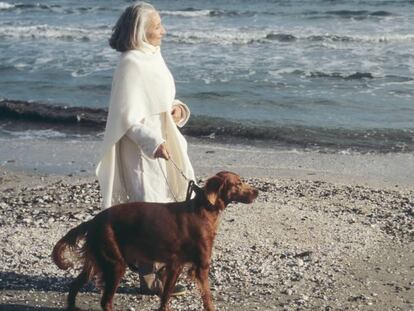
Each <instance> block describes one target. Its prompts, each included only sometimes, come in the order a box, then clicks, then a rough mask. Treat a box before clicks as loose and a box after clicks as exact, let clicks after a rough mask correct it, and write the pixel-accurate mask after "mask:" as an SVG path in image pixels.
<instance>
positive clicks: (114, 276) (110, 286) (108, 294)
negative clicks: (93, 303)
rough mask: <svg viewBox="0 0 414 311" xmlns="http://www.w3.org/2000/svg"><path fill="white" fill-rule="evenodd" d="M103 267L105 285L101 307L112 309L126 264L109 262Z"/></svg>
mask: <svg viewBox="0 0 414 311" xmlns="http://www.w3.org/2000/svg"><path fill="white" fill-rule="evenodd" d="M102 268H103V269H102V271H103V272H102V281H103V282H104V283H105V287H104V290H103V295H102V299H101V307H102V309H103V310H104V311H112V310H113V298H114V295H115V292H116V290H117V288H118V286H119V283H120V282H121V279H122V277H123V276H124V274H125V270H126V265H125V263H123V262H118V263H116V264H107V265H105V266H104V267H102Z"/></svg>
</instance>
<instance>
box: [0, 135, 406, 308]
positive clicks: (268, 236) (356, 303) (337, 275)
mask: <svg viewBox="0 0 414 311" xmlns="http://www.w3.org/2000/svg"><path fill="white" fill-rule="evenodd" d="M5 142H6V140H4V141H3V143H2V144H1V147H0V157H1V159H0V161H1V163H2V167H1V171H0V180H1V182H0V191H1V193H2V196H1V199H0V213H1V218H0V219H1V226H0V238H1V243H0V245H1V246H0V247H1V253H2V256H1V258H0V279H1V282H0V284H1V285H0V287H1V292H0V309H1V310H61V309H62V308H63V307H64V305H65V299H66V294H67V285H68V283H69V282H70V280H71V278H73V276H74V275H75V272H74V271H70V272H63V271H60V270H58V269H57V268H56V267H55V266H54V265H53V263H52V262H51V260H50V252H51V249H52V247H53V245H54V243H55V242H56V241H57V240H58V239H59V238H60V236H62V235H63V234H64V233H65V232H66V231H67V230H68V229H69V228H71V227H73V226H75V225H76V224H79V223H80V222H81V221H83V220H86V219H89V218H91V217H92V216H93V215H95V214H97V213H98V212H99V211H100V209H99V206H100V197H99V189H98V185H97V183H96V181H95V178H94V176H93V168H94V164H95V163H96V160H97V155H96V150H97V148H98V146H99V142H98V141H81V140H79V141H72V142H67V141H59V140H39V141H35V142H33V141H31V143H30V144H27V143H25V141H24V140H20V141H19V140H15V141H11V140H9V141H8V142H9V143H7V144H6V143H5ZM189 150H190V157H191V159H192V161H193V163H194V166H195V169H196V172H197V177H198V178H199V179H200V180H201V181H204V180H205V179H206V178H207V177H208V176H211V175H213V174H214V173H216V172H218V171H220V170H231V171H234V172H237V173H239V174H240V175H242V176H243V177H244V178H245V179H246V180H247V181H248V182H249V183H251V184H253V185H255V186H256V187H258V189H259V190H260V195H259V197H258V200H257V201H256V202H255V203H254V204H251V205H248V206H246V205H242V204H232V205H230V206H229V207H228V208H227V209H226V210H225V212H224V214H223V218H222V221H221V225H220V229H219V234H218V236H217V240H216V245H215V250H214V257H213V264H212V270H211V273H210V280H211V286H212V288H213V295H214V300H215V303H216V306H217V309H218V310H246V311H247V310H413V309H414V227H413V217H414V177H413V176H414V174H413V173H414V172H413V170H414V168H413V165H412V163H413V158H414V157H413V155H412V154H383V155H381V154H377V155H373V154H357V153H351V152H349V153H341V154H333V153H317V152H312V151H298V150H279V149H277V148H272V146H266V143H264V142H255V143H254V144H253V143H252V142H251V143H250V144H249V143H248V144H246V143H242V142H240V143H239V144H229V143H226V142H220V143H219V142H216V141H215V140H213V139H194V138H191V139H190V145H189ZM182 282H183V283H184V284H188V286H189V289H190V292H189V294H188V295H186V296H184V297H182V298H177V299H174V300H173V302H172V306H173V308H174V309H175V310H200V309H201V302H200V298H199V295H198V292H197V290H196V288H195V287H194V286H192V285H191V284H190V283H189V281H188V280H186V279H185V278H183V280H182ZM137 287H138V281H137V277H136V275H134V274H133V273H131V272H128V273H127V276H126V277H125V279H124V281H123V283H122V285H121V287H120V289H119V290H118V294H117V295H116V308H117V310H155V309H156V308H157V306H158V298H157V297H149V296H141V295H139V294H137V292H138V288H137ZM99 297H100V295H99V293H98V291H97V290H96V289H95V288H94V287H93V286H92V285H90V286H88V287H87V288H86V289H85V290H84V292H83V293H82V294H81V295H80V296H79V298H78V302H79V306H81V307H82V308H84V309H87V310H99Z"/></svg>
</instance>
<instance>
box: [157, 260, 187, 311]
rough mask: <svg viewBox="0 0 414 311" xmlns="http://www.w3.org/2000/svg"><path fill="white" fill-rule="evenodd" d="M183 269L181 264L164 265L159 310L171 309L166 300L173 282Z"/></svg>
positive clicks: (168, 310)
mask: <svg viewBox="0 0 414 311" xmlns="http://www.w3.org/2000/svg"><path fill="white" fill-rule="evenodd" d="M182 270H183V266H182V265H178V264H175V263H173V264H167V266H166V267H165V284H164V290H163V292H162V294H161V306H160V309H159V311H171V309H170V308H169V307H168V301H169V300H170V297H171V293H172V292H173V290H174V286H175V283H176V282H177V279H178V277H179V276H180V273H181V271H182Z"/></svg>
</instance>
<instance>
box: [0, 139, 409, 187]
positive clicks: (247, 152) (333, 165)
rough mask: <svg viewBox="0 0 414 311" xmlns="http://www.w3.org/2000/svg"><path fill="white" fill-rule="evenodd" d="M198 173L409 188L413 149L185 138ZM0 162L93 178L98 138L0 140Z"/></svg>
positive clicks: (27, 169)
mask: <svg viewBox="0 0 414 311" xmlns="http://www.w3.org/2000/svg"><path fill="white" fill-rule="evenodd" d="M187 140H188V153H189V156H190V159H191V161H192V163H193V166H194V169H195V173H196V176H197V177H207V176H210V175H213V174H215V173H217V172H218V171H221V170H229V171H234V172H236V173H238V174H240V175H241V176H243V177H259V178H260V177H267V178H277V179H284V180H289V179H292V180H314V181H315V180H316V181H325V182H331V183H336V184H352V185H364V186H370V187H379V188H387V189H395V188H402V189H404V188H412V187H414V166H413V165H412V163H414V154H413V153H386V154H371V153H358V152H342V153H323V152H318V151H314V150H300V149H295V148H282V147H280V146H269V145H268V144H269V143H268V142H266V141H254V140H247V139H246V140H237V141H236V142H234V141H232V140H217V139H211V138H194V137H187ZM0 142H1V143H0V167H1V168H2V169H5V170H9V171H15V172H20V173H23V174H34V175H46V176H47V175H56V176H82V177H90V178H92V179H93V178H94V176H95V175H94V170H95V166H96V164H97V163H98V154H99V150H100V149H99V148H100V146H101V140H97V139H89V140H84V139H71V140H66V139H65V140H59V139H14V140H12V139H0Z"/></svg>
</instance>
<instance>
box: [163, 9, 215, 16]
mask: <svg viewBox="0 0 414 311" xmlns="http://www.w3.org/2000/svg"><path fill="white" fill-rule="evenodd" d="M160 13H161V15H172V16H182V17H201V16H210V14H211V13H212V10H197V9H192V8H188V9H184V10H179V11H160Z"/></svg>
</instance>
